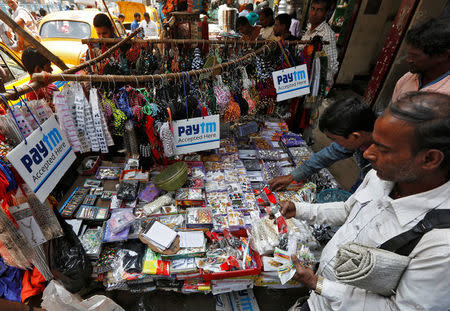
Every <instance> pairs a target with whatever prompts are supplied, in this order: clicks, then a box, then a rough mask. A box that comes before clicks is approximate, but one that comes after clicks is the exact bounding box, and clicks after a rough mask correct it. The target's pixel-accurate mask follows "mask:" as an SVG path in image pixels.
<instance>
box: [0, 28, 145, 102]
mask: <svg viewBox="0 0 450 311" xmlns="http://www.w3.org/2000/svg"><path fill="white" fill-rule="evenodd" d="M140 31H142V28H138V29H136V30H135V31H133V32H132V33H131V34H130V35H129V36H128V37H126V38H124V39H122V40H120V41H118V43H117V44H115V45H114V46H112V47H110V48H109V49H108V50H106V51H105V53H103V54H101V55H99V56H97V57H95V58H93V59H91V60H89V61H87V62H85V63H82V64H80V65H78V66H75V67H72V68H69V69H67V70H65V71H63V72H62V73H61V74H72V73H75V72H77V71H80V70H82V69H84V68H86V67H89V66H90V65H92V64H95V63H96V62H99V61H101V60H102V59H104V58H106V57H108V56H109V55H110V54H111V53H113V52H114V51H115V50H117V49H118V48H120V47H121V46H122V45H124V44H125V43H127V42H128V41H130V40H131V38H133V36H135V35H136V34H137V33H139V32H140ZM59 77H61V75H59ZM59 80H63V78H62V77H61V79H59ZM53 81H58V79H57V80H53ZM53 81H51V82H53ZM73 81H75V80H73ZM51 82H50V81H45V80H44V81H41V82H38V81H33V82H31V83H30V84H24V85H21V86H19V87H17V88H16V90H17V92H16V91H15V90H8V91H6V93H3V96H5V98H6V99H8V100H16V99H18V98H19V96H21V95H23V94H26V93H29V92H34V91H36V90H37V89H39V88H41V87H43V86H45V85H47V84H49V83H51ZM0 99H1V98H0Z"/></svg>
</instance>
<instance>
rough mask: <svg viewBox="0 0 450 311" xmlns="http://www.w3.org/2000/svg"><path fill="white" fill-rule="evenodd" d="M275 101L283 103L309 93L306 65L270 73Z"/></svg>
mask: <svg viewBox="0 0 450 311" xmlns="http://www.w3.org/2000/svg"><path fill="white" fill-rule="evenodd" d="M272 76H273V85H274V87H275V90H276V92H277V101H283V100H286V99H289V98H294V97H298V96H302V95H306V94H309V93H310V90H309V79H308V69H307V67H306V65H300V66H295V67H291V68H287V69H282V70H278V71H274V72H272Z"/></svg>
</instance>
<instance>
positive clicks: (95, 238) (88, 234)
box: [80, 227, 103, 259]
mask: <svg viewBox="0 0 450 311" xmlns="http://www.w3.org/2000/svg"><path fill="white" fill-rule="evenodd" d="M102 238H103V228H102V227H98V228H94V229H87V230H86V231H85V232H84V233H83V235H82V236H81V238H80V242H81V245H83V248H84V250H85V251H86V255H87V256H88V257H89V258H90V259H98V257H99V256H100V251H101V249H102Z"/></svg>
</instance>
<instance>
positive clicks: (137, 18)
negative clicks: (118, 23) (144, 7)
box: [130, 13, 141, 32]
mask: <svg viewBox="0 0 450 311" xmlns="http://www.w3.org/2000/svg"><path fill="white" fill-rule="evenodd" d="M140 21H141V14H139V13H134V21H133V22H132V23H131V26H130V27H131V31H132V32H133V31H135V30H136V29H137V28H138V27H139V23H140Z"/></svg>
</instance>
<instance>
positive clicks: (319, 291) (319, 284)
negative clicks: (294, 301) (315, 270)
mask: <svg viewBox="0 0 450 311" xmlns="http://www.w3.org/2000/svg"><path fill="white" fill-rule="evenodd" d="M322 288H323V277H322V276H321V275H319V276H317V284H316V289H315V290H314V292H315V293H316V294H318V295H322Z"/></svg>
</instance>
